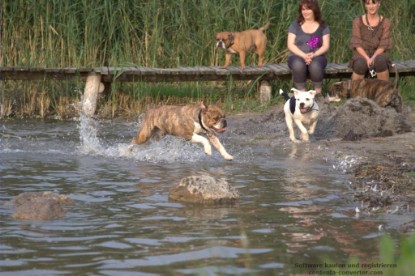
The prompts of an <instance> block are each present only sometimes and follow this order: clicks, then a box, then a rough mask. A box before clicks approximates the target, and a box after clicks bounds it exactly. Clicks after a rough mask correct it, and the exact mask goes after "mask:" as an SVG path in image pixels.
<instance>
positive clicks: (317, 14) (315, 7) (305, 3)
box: [297, 0, 373, 25]
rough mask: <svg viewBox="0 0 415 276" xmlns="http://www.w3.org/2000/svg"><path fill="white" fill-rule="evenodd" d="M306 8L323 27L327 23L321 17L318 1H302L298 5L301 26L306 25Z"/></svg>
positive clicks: (298, 20) (298, 19)
mask: <svg viewBox="0 0 415 276" xmlns="http://www.w3.org/2000/svg"><path fill="white" fill-rule="evenodd" d="M363 1H364V0H363ZM372 1H373V0H372ZM304 6H305V7H306V8H308V9H310V10H312V11H313V13H314V19H315V20H316V21H317V22H318V23H319V24H320V25H323V24H324V23H325V22H324V20H323V18H322V17H321V10H320V6H319V5H318V2H317V0H301V2H300V4H299V5H298V18H297V22H298V24H300V25H301V24H303V23H304V17H303V14H302V10H303V7H304Z"/></svg>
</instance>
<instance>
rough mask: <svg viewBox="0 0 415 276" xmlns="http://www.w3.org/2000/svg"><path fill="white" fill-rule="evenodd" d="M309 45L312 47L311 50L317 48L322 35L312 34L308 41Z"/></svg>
mask: <svg viewBox="0 0 415 276" xmlns="http://www.w3.org/2000/svg"><path fill="white" fill-rule="evenodd" d="M307 45H308V47H310V49H311V50H315V49H317V48H318V47H320V37H318V36H313V35H312V36H311V37H310V40H308V42H307Z"/></svg>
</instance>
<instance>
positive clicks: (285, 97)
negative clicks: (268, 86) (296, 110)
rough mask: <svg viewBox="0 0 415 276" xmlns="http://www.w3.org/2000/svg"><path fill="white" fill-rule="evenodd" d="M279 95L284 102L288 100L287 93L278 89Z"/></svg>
mask: <svg viewBox="0 0 415 276" xmlns="http://www.w3.org/2000/svg"><path fill="white" fill-rule="evenodd" d="M280 95H281V96H283V97H284V99H285V101H288V100H289V99H290V96H289V95H288V93H287V92H284V91H283V90H282V89H280Z"/></svg>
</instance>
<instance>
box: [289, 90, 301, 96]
mask: <svg viewBox="0 0 415 276" xmlns="http://www.w3.org/2000/svg"><path fill="white" fill-rule="evenodd" d="M291 92H293V93H294V95H297V94H298V93H300V90H297V89H295V88H291Z"/></svg>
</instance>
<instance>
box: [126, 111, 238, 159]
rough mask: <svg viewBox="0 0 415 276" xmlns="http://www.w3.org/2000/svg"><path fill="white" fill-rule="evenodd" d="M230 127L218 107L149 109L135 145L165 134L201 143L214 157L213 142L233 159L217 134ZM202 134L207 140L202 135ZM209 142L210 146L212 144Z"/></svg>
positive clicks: (223, 154)
mask: <svg viewBox="0 0 415 276" xmlns="http://www.w3.org/2000/svg"><path fill="white" fill-rule="evenodd" d="M226 126H227V123H226V120H225V114H224V112H223V111H222V109H221V108H220V107H219V106H218V105H205V104H203V103H200V104H190V105H184V106H173V105H171V106H161V107H158V108H153V109H149V110H148V111H147V112H146V114H145V116H144V119H143V122H142V123H141V126H140V129H139V130H138V133H137V136H136V137H134V138H133V140H132V141H131V143H132V144H143V143H145V142H146V141H148V140H149V139H150V138H151V137H152V136H155V135H156V136H157V137H159V138H160V137H162V136H164V135H165V134H170V135H173V136H179V137H182V138H184V139H185V140H186V141H191V142H194V143H201V144H202V145H203V147H204V151H205V153H206V154H208V155H212V147H211V145H210V143H212V144H213V146H214V147H215V148H216V149H217V150H218V151H219V152H220V154H221V155H222V156H223V158H225V159H226V160H232V159H233V157H232V156H231V155H229V154H228V153H227V152H226V150H225V148H224V147H223V145H222V144H221V143H220V141H219V139H218V138H217V137H216V136H215V132H216V133H222V132H224V131H225V129H226ZM200 133H203V134H205V135H206V136H207V138H208V139H206V138H205V137H203V136H201V135H199V134H200ZM209 141H210V143H209Z"/></svg>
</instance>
